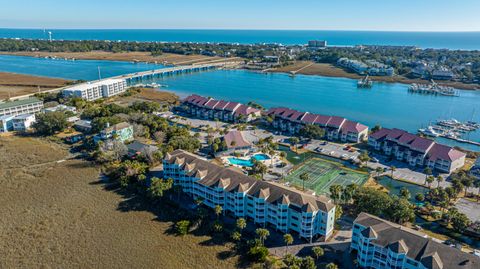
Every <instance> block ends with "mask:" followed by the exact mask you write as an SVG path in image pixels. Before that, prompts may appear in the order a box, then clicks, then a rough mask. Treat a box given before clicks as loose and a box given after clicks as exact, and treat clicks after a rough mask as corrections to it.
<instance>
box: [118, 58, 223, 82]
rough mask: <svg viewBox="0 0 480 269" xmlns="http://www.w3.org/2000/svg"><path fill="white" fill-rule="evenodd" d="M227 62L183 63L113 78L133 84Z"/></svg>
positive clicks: (196, 70)
mask: <svg viewBox="0 0 480 269" xmlns="http://www.w3.org/2000/svg"><path fill="white" fill-rule="evenodd" d="M225 66H226V63H225V62H218V63H206V64H199V65H181V66H173V67H167V68H161V69H155V70H149V71H143V72H137V73H131V74H125V75H121V76H116V77H112V78H122V79H125V80H126V81H127V85H129V86H133V85H135V84H138V83H141V82H142V81H144V80H152V79H155V78H162V77H168V76H173V75H179V74H188V73H193V72H200V71H207V70H212V69H217V68H222V67H225Z"/></svg>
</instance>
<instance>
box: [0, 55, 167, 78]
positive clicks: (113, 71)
mask: <svg viewBox="0 0 480 269" xmlns="http://www.w3.org/2000/svg"><path fill="white" fill-rule="evenodd" d="M99 67H100V75H101V77H102V78H106V77H112V76H118V75H122V74H127V73H133V72H138V71H146V70H151V69H158V68H161V67H162V66H161V65H155V64H145V63H138V64H133V63H129V62H117V61H97V60H76V61H65V60H63V59H62V60H60V59H57V60H53V59H45V58H34V57H23V56H10V55H0V71H6V72H13V73H21V74H30V75H37V76H46V77H57V78H64V79H72V80H77V79H83V80H95V79H98V68H99Z"/></svg>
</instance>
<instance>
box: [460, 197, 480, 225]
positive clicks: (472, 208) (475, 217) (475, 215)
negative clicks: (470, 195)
mask: <svg viewBox="0 0 480 269" xmlns="http://www.w3.org/2000/svg"><path fill="white" fill-rule="evenodd" d="M455 207H456V208H457V209H458V211H460V212H462V213H463V214H465V215H466V216H467V217H468V218H469V219H470V220H471V221H472V222H475V221H480V206H479V204H478V203H476V202H473V201H469V200H467V199H464V198H460V199H459V200H458V202H457V203H456V204H455Z"/></svg>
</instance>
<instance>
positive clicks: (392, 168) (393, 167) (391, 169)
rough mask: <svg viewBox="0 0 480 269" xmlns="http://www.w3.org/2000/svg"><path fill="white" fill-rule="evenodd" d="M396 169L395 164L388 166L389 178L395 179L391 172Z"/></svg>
mask: <svg viewBox="0 0 480 269" xmlns="http://www.w3.org/2000/svg"><path fill="white" fill-rule="evenodd" d="M396 170H397V168H396V167H395V166H393V165H392V166H390V178H391V179H395V178H394V177H393V173H394V172H395V171H396Z"/></svg>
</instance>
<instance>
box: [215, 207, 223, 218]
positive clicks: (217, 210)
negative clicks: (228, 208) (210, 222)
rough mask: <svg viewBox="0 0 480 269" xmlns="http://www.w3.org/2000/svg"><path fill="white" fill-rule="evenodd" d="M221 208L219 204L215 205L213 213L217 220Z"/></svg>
mask: <svg viewBox="0 0 480 269" xmlns="http://www.w3.org/2000/svg"><path fill="white" fill-rule="evenodd" d="M222 211H223V208H222V207H221V206H220V205H216V206H215V215H217V220H218V218H219V217H220V215H221V214H222Z"/></svg>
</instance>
